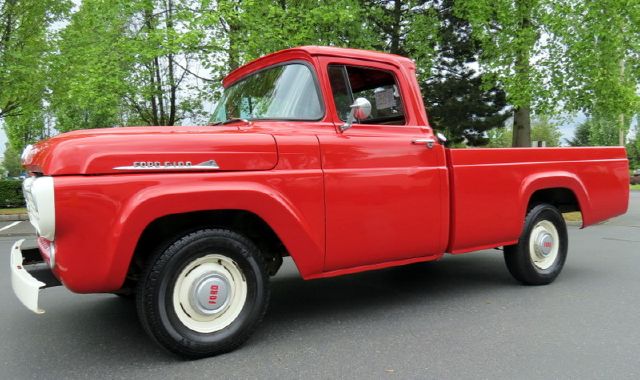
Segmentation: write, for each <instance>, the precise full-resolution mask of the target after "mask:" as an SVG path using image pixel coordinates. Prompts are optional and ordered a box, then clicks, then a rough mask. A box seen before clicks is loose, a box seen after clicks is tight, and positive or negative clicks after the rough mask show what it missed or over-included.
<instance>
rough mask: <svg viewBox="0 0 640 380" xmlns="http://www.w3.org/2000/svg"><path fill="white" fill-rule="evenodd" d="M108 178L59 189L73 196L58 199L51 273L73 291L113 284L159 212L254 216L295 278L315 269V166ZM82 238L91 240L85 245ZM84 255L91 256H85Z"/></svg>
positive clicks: (319, 254) (320, 220) (318, 267)
mask: <svg viewBox="0 0 640 380" xmlns="http://www.w3.org/2000/svg"><path fill="white" fill-rule="evenodd" d="M114 177H116V178H112V181H113V183H109V184H107V183H104V182H107V181H108V180H109V179H108V178H107V177H101V178H100V181H101V182H103V186H95V182H92V185H94V186H82V185H81V183H82V182H86V181H82V182H81V181H78V182H77V183H76V184H74V185H73V186H72V187H73V188H72V189H67V190H72V191H61V192H59V193H60V194H64V195H63V196H64V197H69V196H70V195H69V194H75V196H74V200H73V202H71V200H70V199H64V198H63V199H61V200H60V202H59V204H60V205H61V207H59V209H60V210H59V211H58V210H57V212H59V213H60V214H59V216H60V218H59V220H60V221H61V224H62V225H61V230H60V234H59V236H57V238H56V239H57V240H56V243H57V244H58V262H59V264H60V265H59V270H58V274H59V275H60V277H61V280H62V282H63V283H64V284H65V285H66V286H67V287H68V288H70V289H71V290H73V291H76V292H81V293H87V292H109V291H114V290H117V289H119V288H120V287H121V286H122V284H123V282H124V279H125V276H126V274H127V270H128V268H129V263H130V262H131V259H132V256H133V253H134V250H135V247H136V245H137V242H138V239H139V238H140V236H141V235H142V233H143V231H144V229H145V228H146V227H147V226H148V225H149V224H150V223H152V222H153V221H154V220H156V219H158V218H161V217H164V216H167V215H173V214H182V213H188V212H194V211H205V210H226V209H233V210H244V211H248V212H251V213H254V214H256V215H257V216H259V217H260V218H262V219H263V220H264V221H265V222H266V223H267V224H269V226H270V227H271V228H272V229H273V230H274V232H275V233H276V234H277V235H278V236H279V237H280V239H281V241H282V242H283V244H284V245H285V247H286V248H287V250H288V252H289V253H290V255H291V256H292V258H293V259H294V261H295V263H296V265H297V267H298V269H299V271H300V273H301V275H302V276H303V277H307V276H309V275H311V274H314V273H318V272H321V271H322V267H323V262H324V202H321V201H319V200H321V199H322V196H323V193H322V192H323V190H322V175H321V173H320V172H314V171H309V172H306V173H304V174H300V173H297V174H294V173H293V172H285V171H283V172H279V173H276V172H264V173H255V174H252V175H247V173H243V174H241V175H238V174H236V173H216V174H215V175H210V176H209V175H206V174H203V173H189V174H176V175H172V176H166V175H165V176H160V175H131V176H127V178H128V179H130V180H129V181H128V182H127V183H126V184H123V183H122V177H119V178H118V177H117V176H114ZM65 181H67V182H69V181H70V180H69V178H67V179H66V180H65ZM62 186H64V184H62ZM79 187H81V188H79ZM101 194H109V197H108V198H107V197H105V196H103V195H101ZM71 208H73V209H71ZM69 215H75V216H76V218H70V217H69ZM90 215H94V216H93V217H91V216H90ZM74 219H75V220H74ZM87 237H91V238H90V239H87ZM159 238H161V237H159ZM87 240H89V241H92V242H94V244H93V246H92V245H90V244H87V243H86V241H87ZM95 243H97V244H95ZM80 252H82V254H80ZM87 255H91V260H90V262H88V261H87V257H86V256H87Z"/></svg>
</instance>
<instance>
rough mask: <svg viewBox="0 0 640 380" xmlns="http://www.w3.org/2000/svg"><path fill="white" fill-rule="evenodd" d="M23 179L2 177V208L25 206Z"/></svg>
mask: <svg viewBox="0 0 640 380" xmlns="http://www.w3.org/2000/svg"><path fill="white" fill-rule="evenodd" d="M24 205H25V203H24V197H23V196H22V181H20V180H16V179H0V208H8V207H24Z"/></svg>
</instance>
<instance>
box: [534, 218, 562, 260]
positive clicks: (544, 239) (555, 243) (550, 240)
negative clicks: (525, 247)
mask: <svg viewBox="0 0 640 380" xmlns="http://www.w3.org/2000/svg"><path fill="white" fill-rule="evenodd" d="M559 242H560V236H559V235H558V230H557V229H556V226H555V225H554V224H553V223H551V222H550V221H548V220H541V221H539V222H538V223H536V225H535V226H534V227H533V228H532V229H531V235H530V236H529V255H530V257H531V261H532V262H533V265H535V266H536V267H537V268H539V269H542V270H544V269H548V268H550V267H551V266H552V265H553V263H554V262H555V261H556V258H557V257H558V250H559Z"/></svg>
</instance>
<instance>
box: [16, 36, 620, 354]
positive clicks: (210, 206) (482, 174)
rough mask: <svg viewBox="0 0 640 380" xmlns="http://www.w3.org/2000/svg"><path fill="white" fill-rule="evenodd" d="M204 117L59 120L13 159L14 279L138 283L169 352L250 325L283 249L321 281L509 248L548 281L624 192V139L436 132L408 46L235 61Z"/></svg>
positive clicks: (243, 335) (300, 51) (222, 343)
mask: <svg viewBox="0 0 640 380" xmlns="http://www.w3.org/2000/svg"><path fill="white" fill-rule="evenodd" d="M223 84H224V89H225V90H224V94H223V96H222V98H221V100H220V102H219V104H218V106H217V108H216V110H215V111H214V116H213V123H212V124H211V125H209V126H204V127H202V126H200V127H140V128H110V129H99V130H84V131H76V132H70V133H65V134H62V135H59V136H57V137H54V138H52V139H49V140H47V141H43V142H40V143H38V144H36V145H35V146H30V147H27V148H26V149H25V152H24V153H23V163H24V166H25V168H26V169H27V170H28V172H29V173H30V174H31V176H30V177H29V178H28V179H26V180H25V181H24V194H25V198H26V201H27V205H28V210H29V217H30V220H31V223H32V224H33V225H34V227H35V229H36V230H37V233H38V246H39V247H38V248H37V249H22V248H21V242H17V243H16V244H15V245H14V247H13V248H12V252H11V269H12V285H13V288H14V291H15V293H16V295H17V296H18V298H19V299H20V300H21V301H22V302H23V303H24V304H25V305H26V306H27V307H28V308H30V309H31V310H33V311H35V312H38V313H41V312H42V310H40V309H39V308H38V294H39V290H41V289H43V288H45V287H48V286H53V285H59V284H60V283H62V284H64V286H66V287H67V288H68V289H70V290H72V291H73V292H77V293H96V292H102V293H108V292H111V293H118V294H120V295H131V296H135V298H136V302H137V309H138V313H139V316H140V320H141V322H142V325H143V326H144V328H145V329H146V331H147V332H148V333H149V335H151V337H152V338H153V339H154V340H155V341H156V342H158V343H159V344H160V345H162V346H163V347H165V348H167V349H168V350H170V351H172V352H175V353H178V354H181V355H184V356H187V357H202V356H209V355H215V354H218V353H222V352H226V351H229V350H231V349H233V348H235V347H237V346H238V345H239V344H241V343H242V342H243V341H245V340H246V339H247V338H248V337H249V335H250V334H251V333H252V332H253V330H254V329H255V328H256V326H257V325H258V323H259V322H260V320H261V319H262V317H263V316H264V314H265V312H266V309H267V304H268V302H269V277H270V276H272V275H274V274H275V273H276V272H277V271H278V268H279V267H280V265H281V263H282V259H283V257H285V256H290V257H291V258H292V259H293V261H294V263H295V265H296V266H297V269H298V270H299V272H300V274H301V276H302V277H303V278H304V279H306V280H310V279H317V278H324V277H331V276H338V275H345V274H349V273H355V272H360V271H366V270H373V269H379V268H386V267H392V266H398V265H405V264H410V263H415V262H421V261H430V260H437V259H439V258H441V257H442V256H443V254H444V253H451V254H460V253H464V252H470V251H477V250H481V249H487V248H493V247H504V257H505V260H506V264H507V268H508V270H509V271H510V272H511V274H512V275H513V276H514V277H515V279H516V280H518V281H519V282H521V283H523V284H528V285H543V284H548V283H550V282H552V281H553V280H554V279H555V278H556V276H558V274H559V273H560V271H561V269H562V266H563V264H564V262H565V258H566V255H567V250H568V242H567V230H566V226H565V222H564V220H563V218H562V214H561V213H562V212H568V211H580V212H581V213H582V220H583V227H586V226H589V225H592V224H594V223H598V222H600V221H603V220H605V219H608V218H611V217H613V216H616V215H620V214H623V213H624V212H625V211H626V209H627V204H628V198H629V170H628V161H627V159H626V154H625V150H624V149H623V148H527V149H522V148H521V149H447V148H446V147H445V146H444V144H443V141H442V140H443V139H442V138H439V137H438V136H437V135H435V134H434V132H433V130H432V129H431V128H430V127H429V122H428V120H427V115H426V113H425V108H424V105H423V103H422V98H421V95H420V91H419V86H418V83H417V81H416V72H415V66H414V64H413V62H412V61H411V60H409V59H407V58H404V57H400V56H396V55H390V54H383V53H377V52H370V51H362V50H353V49H339V48H329V47H300V48H294V49H288V50H284V51H280V52H277V53H274V54H271V55H268V56H265V57H262V58H260V59H257V60H255V61H253V62H251V63H249V64H247V65H246V66H244V67H241V68H239V69H237V70H235V71H233V72H232V73H231V74H229V76H227V77H226V78H225V80H224V82H223Z"/></svg>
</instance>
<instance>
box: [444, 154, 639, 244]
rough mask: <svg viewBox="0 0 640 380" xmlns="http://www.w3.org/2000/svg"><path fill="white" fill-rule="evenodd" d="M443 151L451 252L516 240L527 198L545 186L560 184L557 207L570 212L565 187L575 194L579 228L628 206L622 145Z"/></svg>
mask: <svg viewBox="0 0 640 380" xmlns="http://www.w3.org/2000/svg"><path fill="white" fill-rule="evenodd" d="M447 156H448V157H447V158H448V159H447V162H448V165H449V169H450V170H449V181H450V189H451V199H450V202H451V219H450V238H449V246H448V249H447V251H448V252H450V253H463V252H468V251H474V250H478V249H486V248H491V247H497V246H503V245H510V244H514V243H516V242H517V241H518V236H519V235H520V233H521V230H522V225H523V222H524V218H525V216H526V212H527V209H528V207H529V204H530V201H531V199H532V197H534V196H535V195H536V191H539V190H540V189H545V188H548V187H550V186H551V187H553V188H556V189H565V190H558V191H557V193H556V194H555V196H554V199H556V200H557V202H558V203H560V204H558V206H559V207H560V208H561V210H562V211H572V210H571V207H569V205H568V203H567V204H566V205H563V204H562V203H563V202H566V201H567V200H566V195H567V190H569V191H571V193H572V194H573V195H574V196H575V199H576V200H577V202H578V204H579V211H581V213H582V218H583V225H582V227H586V226H589V225H592V224H595V223H598V222H601V221H604V220H606V219H609V218H612V217H614V216H617V215H620V214H623V213H624V212H626V210H627V207H628V200H629V196H628V192H629V183H628V178H629V167H628V161H627V156H626V152H625V150H624V148H621V147H607V148H524V149H523V148H516V149H447ZM546 191H547V192H549V190H546ZM547 194H549V193H547ZM537 195H538V196H540V195H541V194H540V193H538V194H537ZM565 206H566V207H565Z"/></svg>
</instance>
